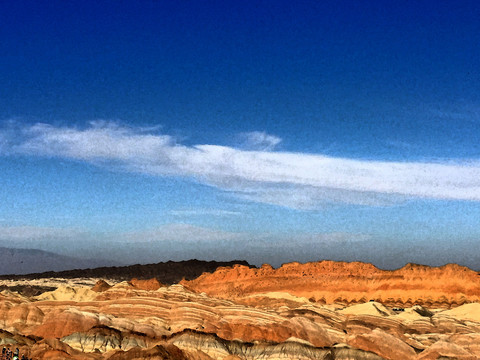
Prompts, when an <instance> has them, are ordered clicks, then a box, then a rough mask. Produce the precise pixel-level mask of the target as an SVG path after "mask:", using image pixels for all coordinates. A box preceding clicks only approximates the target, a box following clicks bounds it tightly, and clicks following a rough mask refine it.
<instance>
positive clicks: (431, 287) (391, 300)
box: [181, 261, 480, 308]
mask: <svg viewBox="0 0 480 360" xmlns="http://www.w3.org/2000/svg"><path fill="white" fill-rule="evenodd" d="M181 284H182V285H184V286H185V287H187V288H189V289H191V290H194V291H196V292H205V293H207V294H208V295H210V296H215V297H220V298H228V299H237V300H239V299H242V302H243V303H250V304H253V303H254V302H255V301H257V302H258V298H259V297H261V295H262V294H268V293H271V292H283V293H288V294H291V295H294V296H297V297H304V298H307V299H310V300H311V301H315V302H320V303H323V304H334V303H337V304H343V305H348V304H356V303H362V302H367V301H369V300H375V301H377V302H380V303H383V304H387V305H390V306H399V307H411V306H413V305H425V306H427V307H434V308H450V307H455V306H458V305H462V304H464V303H467V302H476V301H479V299H480V276H479V274H478V273H476V272H475V271H472V270H470V269H468V268H466V267H462V266H459V265H455V264H449V265H445V266H441V267H428V266H422V265H415V264H408V265H406V266H404V267H403V268H401V269H398V270H394V271H387V270H380V269H378V268H376V267H375V266H374V265H372V264H367V263H361V262H352V263H345V262H334V261H321V262H312V263H306V264H300V263H289V264H285V265H283V266H281V267H280V268H278V269H274V268H272V267H271V266H270V265H263V266H262V267H261V268H259V269H254V268H249V267H246V266H241V265H237V266H235V267H233V268H219V269H217V271H215V272H214V273H213V274H209V273H205V274H203V275H202V276H200V277H198V278H197V279H195V280H191V281H182V282H181ZM252 295H253V296H255V297H256V298H257V299H255V300H252V298H251V296H252Z"/></svg>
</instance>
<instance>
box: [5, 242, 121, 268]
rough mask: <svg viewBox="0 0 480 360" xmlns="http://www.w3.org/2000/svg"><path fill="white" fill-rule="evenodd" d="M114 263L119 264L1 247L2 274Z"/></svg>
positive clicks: (92, 266)
mask: <svg viewBox="0 0 480 360" xmlns="http://www.w3.org/2000/svg"><path fill="white" fill-rule="evenodd" d="M114 265H119V264H118V263H115V262H113V261H110V260H93V259H92V260H90V259H79V258H75V257H71V256H65V255H59V254H55V253H52V252H49V251H43V250H37V249H15V248H5V247H0V274H30V273H40V272H44V271H62V270H70V269H85V268H95V267H99V266H114Z"/></svg>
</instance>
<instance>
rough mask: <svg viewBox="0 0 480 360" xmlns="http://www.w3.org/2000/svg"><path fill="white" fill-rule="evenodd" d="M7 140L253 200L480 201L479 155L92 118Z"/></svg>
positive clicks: (31, 151)
mask: <svg viewBox="0 0 480 360" xmlns="http://www.w3.org/2000/svg"><path fill="white" fill-rule="evenodd" d="M5 134H6V132H5V133H4V134H3V135H4V136H5ZM5 144H7V145H5ZM4 148H7V150H6V151H5V149H4V150H3V151H4V153H9V154H12V153H13V154H23V155H30V156H52V157H59V158H67V159H75V160H81V161H86V162H91V163H95V164H99V165H107V166H112V165H114V166H119V167H121V168H122V169H124V170H127V171H132V172H140V173H147V174H151V175H157V176H182V177H190V178H194V179H195V180H196V181H198V182H201V183H204V184H208V185H210V186H214V187H217V188H219V189H221V190H224V191H227V192H231V193H232V194H234V195H235V196H237V197H240V198H244V199H246V200H249V201H256V202H262V203H269V204H275V205H280V206H286V207H290V208H296V209H315V208H319V207H322V206H324V205H325V204H332V203H347V204H360V205H383V204H388V203H392V202H395V201H398V200H399V199H410V198H425V199H447V200H448V199H450V200H468V201H480V165H479V164H478V162H476V163H470V164H467V163H421V162H386V161H366V160H356V159H345V158H336V157H329V156H323V155H312V154H303V153H288V152H275V151H267V150H263V151H260V150H256V151H247V150H241V149H237V148H233V147H227V146H218V145H195V146H186V145H182V144H179V143H177V142H176V141H175V139H174V138H173V137H171V136H168V135H158V134H153V133H149V132H147V131H145V130H141V129H135V128H128V127H122V126H120V125H118V124H114V123H105V122H94V123H91V124H90V125H89V127H87V128H85V129H78V128H72V127H55V126H52V125H47V124H36V125H31V126H26V127H23V128H22V129H21V131H20V134H17V136H16V138H15V139H13V140H12V139H10V142H9V140H7V141H5V140H4Z"/></svg>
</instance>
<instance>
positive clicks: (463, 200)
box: [0, 1, 480, 268]
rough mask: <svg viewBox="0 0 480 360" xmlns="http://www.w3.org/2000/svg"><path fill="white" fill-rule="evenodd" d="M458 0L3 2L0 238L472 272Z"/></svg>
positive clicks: (128, 257) (470, 151)
mask: <svg viewBox="0 0 480 360" xmlns="http://www.w3.org/2000/svg"><path fill="white" fill-rule="evenodd" d="M479 18H480V5H478V3H477V2H474V1H457V2H452V1H390V2H388V4H387V3H381V2H378V1H365V2H353V1H352V2H350V1H322V2H318V1H295V2H291V1H263V2H258V1H243V2H230V1H190V2H187V1H184V2H175V1H172V2H167V1H161V2H155V1H144V2H133V1H131V2H129V1H104V2H93V1H83V2H76V1H71V2H63V1H50V2H48V3H44V2H34V1H3V2H2V3H1V4H0V40H1V41H0V54H1V56H0V84H1V87H0V185H1V186H0V242H1V243H2V245H3V244H4V245H8V246H11V247H34V248H41V249H45V250H51V251H56V252H60V253H64V254H69V255H72V254H73V255H76V256H83V257H91V256H97V257H103V258H115V259H118V260H119V261H122V262H125V263H135V262H153V261H161V260H162V261H163V260H169V259H184V258H192V257H198V258H205V259H212V258H213V259H219V260H229V259H233V258H237V259H240V258H241V259H246V260H249V261H252V262H254V263H257V264H261V263H262V262H269V263H272V264H274V265H279V264H281V263H282V262H286V261H294V260H298V261H309V260H320V259H324V258H329V259H334V260H349V261H350V260H363V261H372V262H374V263H375V264H377V265H379V266H382V267H389V268H392V267H398V266H401V265H403V264H404V263H406V262H409V261H413V262H421V263H427V264H432V265H441V264H443V263H446V262H457V263H461V264H465V265H468V266H471V267H474V268H478V267H479V265H478V263H479V260H480V255H477V254H476V253H474V252H472V248H475V246H477V244H478V240H479V239H480V227H479V226H478V219H479V218H480V203H479V202H480V162H479V159H480V141H479V140H480V70H479V69H480V63H479V62H480V60H479V59H480V46H479V45H478V44H480V22H478V19H479Z"/></svg>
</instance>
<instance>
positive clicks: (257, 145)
mask: <svg viewBox="0 0 480 360" xmlns="http://www.w3.org/2000/svg"><path fill="white" fill-rule="evenodd" d="M240 138H241V139H242V140H243V146H244V147H245V148H247V149H249V150H261V151H271V150H273V149H275V147H276V146H277V145H278V144H280V143H281V142H282V139H280V138H279V137H278V136H275V135H270V134H267V133H266V132H265V131H252V132H246V133H242V134H240Z"/></svg>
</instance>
